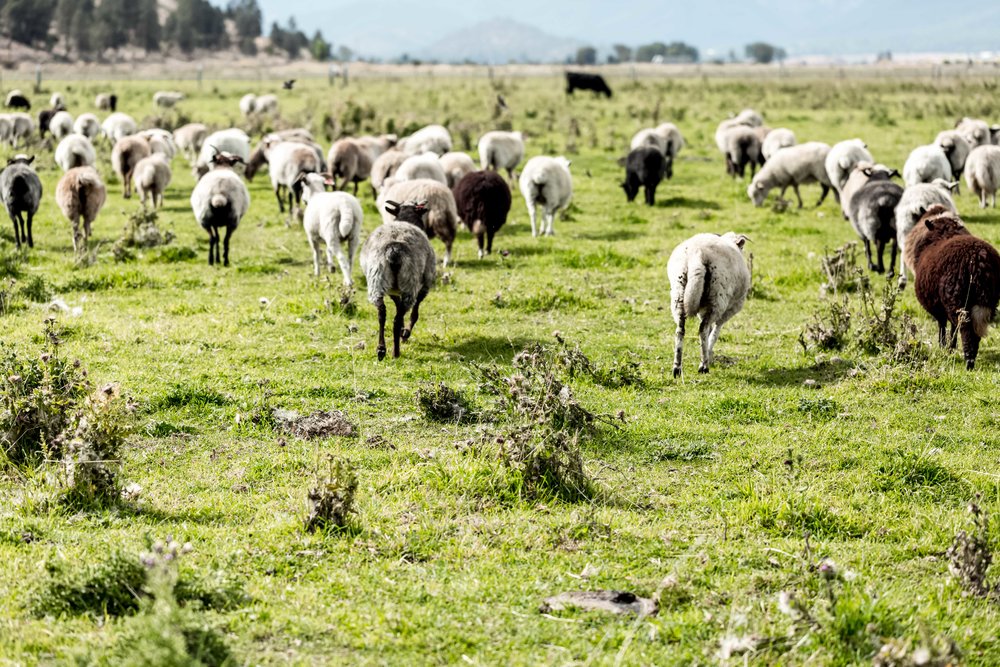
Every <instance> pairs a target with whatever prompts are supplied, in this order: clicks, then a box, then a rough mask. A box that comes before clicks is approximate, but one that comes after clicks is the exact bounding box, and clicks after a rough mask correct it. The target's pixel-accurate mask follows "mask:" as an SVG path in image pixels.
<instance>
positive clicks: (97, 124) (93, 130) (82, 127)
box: [73, 113, 101, 141]
mask: <svg viewBox="0 0 1000 667" xmlns="http://www.w3.org/2000/svg"><path fill="white" fill-rule="evenodd" d="M73 132H75V133H76V134H80V135H83V136H85V137H87V138H88V139H90V141H93V140H94V139H96V138H97V137H98V136H100V134H101V121H100V120H98V119H97V116H95V115H94V114H92V113H82V114H80V115H79V116H77V117H76V120H75V121H74V122H73Z"/></svg>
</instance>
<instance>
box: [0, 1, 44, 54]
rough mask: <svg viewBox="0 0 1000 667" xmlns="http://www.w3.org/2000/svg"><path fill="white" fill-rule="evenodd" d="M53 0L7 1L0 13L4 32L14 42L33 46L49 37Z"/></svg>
mask: <svg viewBox="0 0 1000 667" xmlns="http://www.w3.org/2000/svg"><path fill="white" fill-rule="evenodd" d="M55 11H56V2H55V0H7V1H6V2H5V3H4V4H3V11H2V13H0V21H2V22H3V28H4V31H5V32H6V33H7V35H8V36H10V38H11V39H13V40H14V41H15V42H20V43H21V44H29V45H30V44H34V43H35V42H40V41H44V40H45V39H46V38H47V37H48V36H49V25H50V24H51V23H52V16H53V15H54V14H55Z"/></svg>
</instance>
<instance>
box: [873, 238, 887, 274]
mask: <svg viewBox="0 0 1000 667" xmlns="http://www.w3.org/2000/svg"><path fill="white" fill-rule="evenodd" d="M875 252H876V253H878V266H877V267H876V269H875V272H876V273H885V263H884V262H883V261H882V259H883V257H885V241H875Z"/></svg>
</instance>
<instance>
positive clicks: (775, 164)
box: [747, 141, 833, 208]
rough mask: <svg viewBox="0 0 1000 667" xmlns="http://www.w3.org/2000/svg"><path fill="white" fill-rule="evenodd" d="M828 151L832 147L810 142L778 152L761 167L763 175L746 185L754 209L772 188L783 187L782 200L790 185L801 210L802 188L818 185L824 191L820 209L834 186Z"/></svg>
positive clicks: (780, 196) (820, 200)
mask: <svg viewBox="0 0 1000 667" xmlns="http://www.w3.org/2000/svg"><path fill="white" fill-rule="evenodd" d="M829 152H830V146H829V145H827V144H824V143H821V142H819V141H809V142H807V143H804V144H798V145H795V146H789V147H788V148H784V149H782V150H780V151H778V152H777V153H775V154H774V155H773V156H772V157H771V159H770V160H768V161H767V162H766V163H765V164H764V166H763V167H761V170H760V173H758V174H757V175H756V176H754V177H753V180H752V181H751V182H750V185H749V186H747V196H748V197H750V199H751V200H752V201H753V203H754V206H760V205H761V204H763V203H764V200H765V199H766V198H767V193H768V192H770V191H771V189H772V188H779V187H780V188H781V192H780V193H779V194H778V199H782V200H783V199H784V197H785V190H786V189H787V188H788V187H789V186H791V188H792V190H794V191H795V197H796V199H798V201H799V208H802V194H801V193H800V192H799V186H800V185H804V184H807V183H817V182H818V183H819V184H820V187H821V188H822V193H821V194H820V197H819V201H818V202H816V206H819V205H820V204H822V203H823V200H824V199H826V195H827V193H828V192H830V189H831V188H832V187H833V184H832V183H831V181H830V176H829V173H828V172H827V170H826V164H827V162H828V158H827V156H828V154H829Z"/></svg>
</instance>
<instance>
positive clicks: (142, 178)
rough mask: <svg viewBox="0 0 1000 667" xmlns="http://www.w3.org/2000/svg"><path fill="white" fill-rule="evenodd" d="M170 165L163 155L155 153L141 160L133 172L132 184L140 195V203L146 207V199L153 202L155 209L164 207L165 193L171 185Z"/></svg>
mask: <svg viewBox="0 0 1000 667" xmlns="http://www.w3.org/2000/svg"><path fill="white" fill-rule="evenodd" d="M170 177H171V172H170V163H169V162H168V158H167V157H166V156H165V155H163V154H162V153H153V154H152V155H150V156H149V157H145V158H143V159H141V160H139V163H138V164H137V165H135V169H134V170H133V171H132V182H133V183H134V184H135V191H136V192H137V193H139V201H141V202H142V205H143V207H145V206H146V197H147V196H148V197H149V198H150V199H151V200H152V204H153V208H162V207H163V193H164V192H165V191H166V189H167V186H168V185H170Z"/></svg>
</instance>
